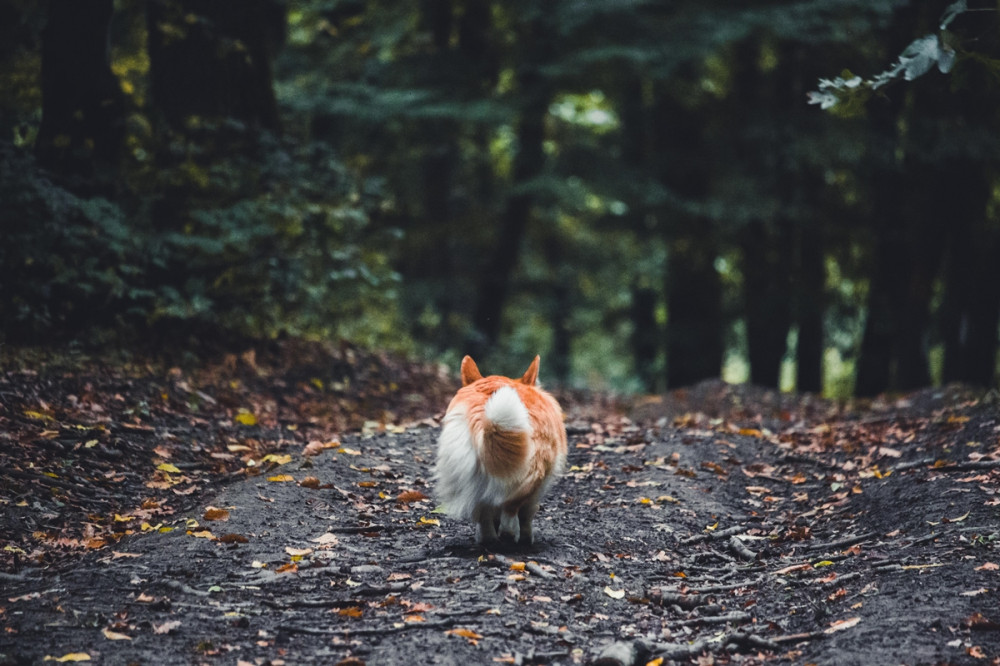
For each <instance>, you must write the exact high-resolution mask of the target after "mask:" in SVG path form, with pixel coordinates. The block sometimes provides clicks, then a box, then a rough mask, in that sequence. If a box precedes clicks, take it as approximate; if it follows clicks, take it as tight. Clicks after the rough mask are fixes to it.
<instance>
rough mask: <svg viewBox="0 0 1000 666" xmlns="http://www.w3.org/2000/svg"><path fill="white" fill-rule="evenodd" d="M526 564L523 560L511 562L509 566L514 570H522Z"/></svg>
mask: <svg viewBox="0 0 1000 666" xmlns="http://www.w3.org/2000/svg"><path fill="white" fill-rule="evenodd" d="M526 566H527V565H526V564H525V563H524V562H511V563H510V568H511V569H512V570H514V571H524V569H525V567H526Z"/></svg>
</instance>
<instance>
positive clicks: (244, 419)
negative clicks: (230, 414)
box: [236, 409, 257, 426]
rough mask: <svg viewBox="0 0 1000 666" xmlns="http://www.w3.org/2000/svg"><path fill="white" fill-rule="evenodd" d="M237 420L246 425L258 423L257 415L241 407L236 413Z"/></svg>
mask: <svg viewBox="0 0 1000 666" xmlns="http://www.w3.org/2000/svg"><path fill="white" fill-rule="evenodd" d="M236 422H237V423H240V424H242V425H245V426H254V425H257V417H256V416H254V415H253V414H251V413H250V412H249V411H247V410H245V409H241V410H240V412H239V414H237V415H236Z"/></svg>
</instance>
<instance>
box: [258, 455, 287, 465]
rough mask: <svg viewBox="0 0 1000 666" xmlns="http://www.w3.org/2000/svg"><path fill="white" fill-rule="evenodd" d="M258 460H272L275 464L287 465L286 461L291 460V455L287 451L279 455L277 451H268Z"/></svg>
mask: <svg viewBox="0 0 1000 666" xmlns="http://www.w3.org/2000/svg"><path fill="white" fill-rule="evenodd" d="M260 461H261V462H262V463H266V462H273V463H274V464H275V465H287V464H288V463H290V462H292V456H291V454H289V453H285V454H281V455H279V454H277V453H268V454H267V455H266V456H264V457H263V458H261V459H260Z"/></svg>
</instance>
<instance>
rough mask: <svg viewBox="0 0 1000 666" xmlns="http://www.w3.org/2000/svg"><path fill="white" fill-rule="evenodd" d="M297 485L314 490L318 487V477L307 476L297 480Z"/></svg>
mask: <svg viewBox="0 0 1000 666" xmlns="http://www.w3.org/2000/svg"><path fill="white" fill-rule="evenodd" d="M299 485H300V486H302V487H303V488H311V489H313V490H316V489H317V488H319V486H320V482H319V479H318V478H316V477H315V476H307V477H306V478H304V479H302V480H301V481H299Z"/></svg>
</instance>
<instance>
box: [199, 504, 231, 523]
mask: <svg viewBox="0 0 1000 666" xmlns="http://www.w3.org/2000/svg"><path fill="white" fill-rule="evenodd" d="M202 518H204V519H205V520H229V511H227V510H226V509H219V508H216V507H214V506H210V507H208V508H206V509H205V515H204V516H202Z"/></svg>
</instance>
